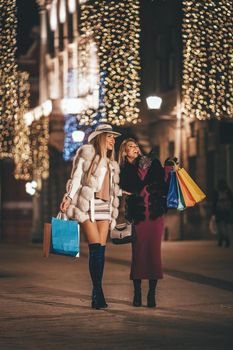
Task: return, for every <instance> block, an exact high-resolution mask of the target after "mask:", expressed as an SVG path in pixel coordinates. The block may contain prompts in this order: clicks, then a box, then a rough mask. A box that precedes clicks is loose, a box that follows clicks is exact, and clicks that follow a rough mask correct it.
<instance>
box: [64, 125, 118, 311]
mask: <svg viewBox="0 0 233 350" xmlns="http://www.w3.org/2000/svg"><path fill="white" fill-rule="evenodd" d="M119 135H120V134H119V133H117V132H115V131H113V130H112V127H111V125H108V124H100V125H98V126H97V127H96V129H95V131H93V132H92V133H91V134H90V135H89V137H88V142H89V144H87V145H84V146H82V147H81V148H79V150H78V151H77V153H76V156H75V158H74V160H73V169H72V172H71V178H70V180H69V181H68V183H67V193H66V194H65V196H64V199H63V201H62V203H61V206H60V208H61V210H62V211H63V212H66V214H67V216H68V218H70V219H73V220H77V221H78V222H79V224H81V226H82V228H83V230H84V232H85V234H86V237H87V241H88V243H89V270H90V275H91V279H92V284H93V291H92V308H94V309H102V308H106V307H107V304H106V301H105V297H104V293H103V289H102V277H103V270H104V260H105V259H104V257H105V246H106V241H107V236H108V232H109V228H110V229H113V228H114V227H115V224H116V218H117V216H118V205H119V200H118V197H117V196H118V195H119V186H118V183H119V166H118V164H117V162H116V161H114V144H115V137H117V136H119Z"/></svg>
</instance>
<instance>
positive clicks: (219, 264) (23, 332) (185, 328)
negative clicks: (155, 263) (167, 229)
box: [0, 241, 233, 350]
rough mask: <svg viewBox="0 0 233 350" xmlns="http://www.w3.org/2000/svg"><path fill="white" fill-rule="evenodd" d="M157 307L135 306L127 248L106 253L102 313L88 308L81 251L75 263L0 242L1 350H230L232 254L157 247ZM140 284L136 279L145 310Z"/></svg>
mask: <svg viewBox="0 0 233 350" xmlns="http://www.w3.org/2000/svg"><path fill="white" fill-rule="evenodd" d="M162 252H163V261H164V279H163V280H161V281H160V282H159V285H158V293H157V303H158V307H157V308H156V309H148V308H147V307H146V306H143V307H141V308H134V307H133V306H132V305H131V303H132V285H131V282H130V281H129V267H130V246H128V245H125V246H114V245H112V244H111V243H109V244H108V248H107V260H106V265H105V266H106V269H105V277H104V291H105V294H106V299H107V302H108V304H109V307H108V309H105V310H92V309H91V308H90V280H89V274H88V266H87V258H88V253H87V247H86V244H84V243H82V252H81V257H80V258H79V259H75V258H71V257H65V256H58V255H53V254H51V255H50V256H49V258H43V257H42V246H41V245H40V244H29V245H12V244H5V243H1V244H0V284H1V289H0V293H1V298H0V349H4V350H5V349H12V350H13V349H14V350H18V349H30V350H34V349H48V350H50V349H56V350H60V349H62V350H63V349H64V350H66V349H67V350H69V349H83V350H86V349H107V348H108V349H133V350H138V349H158V350H160V349H162V350H163V349H172V350H174V349H177V350H181V349H185V350H186V349H187V350H192V349H198V350H202V349H203V350H209V349H211V350H215V349H223V350H228V349H233V335H232V330H233V293H232V292H233V269H232V266H233V249H232V247H230V248H219V247H217V246H216V243H215V242H214V241H192V242H191V241H184V242H163V247H162ZM146 292H147V283H146V281H143V303H144V305H145V299H146Z"/></svg>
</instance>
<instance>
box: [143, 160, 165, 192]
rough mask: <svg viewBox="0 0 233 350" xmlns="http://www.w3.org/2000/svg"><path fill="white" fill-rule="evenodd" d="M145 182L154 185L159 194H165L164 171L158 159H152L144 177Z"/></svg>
mask: <svg viewBox="0 0 233 350" xmlns="http://www.w3.org/2000/svg"><path fill="white" fill-rule="evenodd" d="M145 184H147V185H149V186H152V187H153V186H155V188H156V192H158V193H159V194H161V195H164V194H167V184H166V182H165V171H164V168H163V167H162V165H161V163H160V161H159V160H158V159H156V158H155V159H154V160H153V161H152V163H151V166H150V169H149V170H148V173H147V175H146V178H145Z"/></svg>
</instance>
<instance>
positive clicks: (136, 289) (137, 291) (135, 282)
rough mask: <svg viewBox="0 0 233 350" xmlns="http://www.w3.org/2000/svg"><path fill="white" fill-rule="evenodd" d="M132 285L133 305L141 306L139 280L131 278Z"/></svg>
mask: <svg viewBox="0 0 233 350" xmlns="http://www.w3.org/2000/svg"><path fill="white" fill-rule="evenodd" d="M133 285H134V298H133V306H136V307H139V306H142V293H141V280H133Z"/></svg>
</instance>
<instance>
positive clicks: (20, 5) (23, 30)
mask: <svg viewBox="0 0 233 350" xmlns="http://www.w3.org/2000/svg"><path fill="white" fill-rule="evenodd" d="M16 4H17V18H18V25H17V26H18V28H17V56H20V55H23V54H25V53H26V52H27V50H28V49H29V47H30V45H31V44H32V42H33V39H32V34H31V30H32V28H33V26H37V25H39V14H38V6H37V3H36V0H16Z"/></svg>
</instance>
